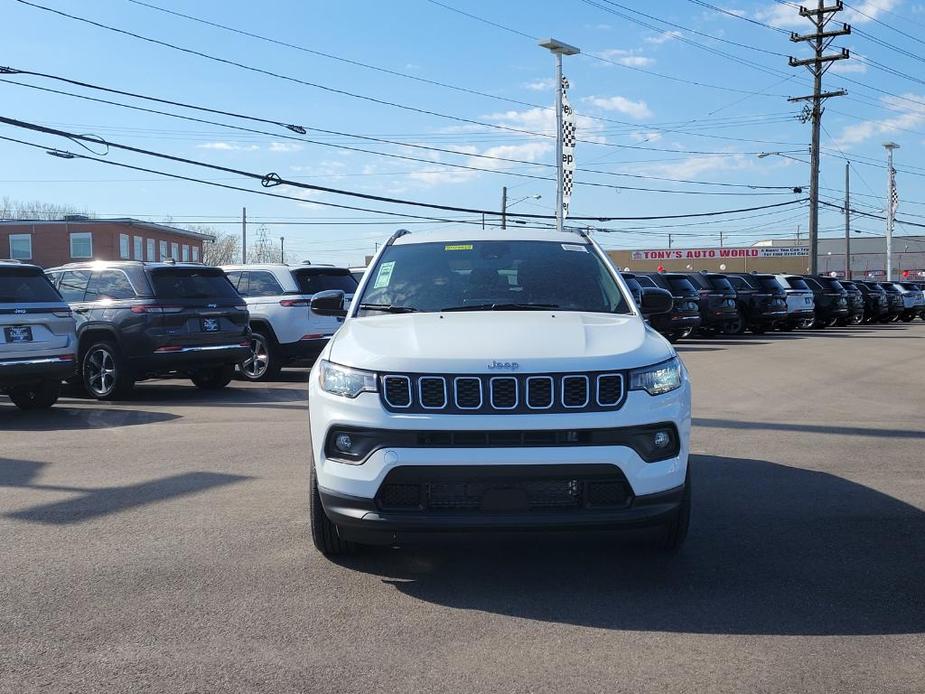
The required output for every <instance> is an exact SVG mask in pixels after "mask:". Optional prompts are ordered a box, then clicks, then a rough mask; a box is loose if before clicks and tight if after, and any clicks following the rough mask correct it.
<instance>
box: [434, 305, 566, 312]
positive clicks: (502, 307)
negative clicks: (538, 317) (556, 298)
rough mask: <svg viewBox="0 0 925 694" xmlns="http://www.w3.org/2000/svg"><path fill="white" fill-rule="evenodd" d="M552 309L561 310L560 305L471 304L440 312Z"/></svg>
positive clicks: (450, 307)
mask: <svg viewBox="0 0 925 694" xmlns="http://www.w3.org/2000/svg"><path fill="white" fill-rule="evenodd" d="M552 308H559V304H469V305H467V306H448V307H447V308H442V309H440V311H441V312H444V311H548V310H549V309H552Z"/></svg>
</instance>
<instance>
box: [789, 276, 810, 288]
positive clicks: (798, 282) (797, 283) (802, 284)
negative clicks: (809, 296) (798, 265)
mask: <svg viewBox="0 0 925 694" xmlns="http://www.w3.org/2000/svg"><path fill="white" fill-rule="evenodd" d="M787 284H789V285H790V288H791V289H809V285H808V284H806V281H805V280H804V279H803V278H801V277H788V278H787Z"/></svg>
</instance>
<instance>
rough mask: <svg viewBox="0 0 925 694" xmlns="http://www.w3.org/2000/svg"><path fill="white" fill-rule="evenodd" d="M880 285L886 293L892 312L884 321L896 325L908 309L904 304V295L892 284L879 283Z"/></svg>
mask: <svg viewBox="0 0 925 694" xmlns="http://www.w3.org/2000/svg"><path fill="white" fill-rule="evenodd" d="M877 284H878V285H880V287H881V288H882V289H883V291H885V292H886V298H887V299H888V300H889V302H890V310H889V311H888V312H887V315H886V317H885V318H884V319H883V322H884V323H895V322H897V321H898V320H899V317H900V316H901V315H902V314H903V311H904V310H905V309H906V306H905V303H904V302H903V293H902V292H901V291H899V288H898V287H897V286H895V285H894V284H893V283H892V282H877Z"/></svg>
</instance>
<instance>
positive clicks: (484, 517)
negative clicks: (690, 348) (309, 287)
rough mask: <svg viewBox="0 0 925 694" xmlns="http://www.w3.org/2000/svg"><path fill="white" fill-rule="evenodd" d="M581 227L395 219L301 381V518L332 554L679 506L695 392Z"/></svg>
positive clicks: (622, 521) (665, 297) (619, 522)
mask: <svg viewBox="0 0 925 694" xmlns="http://www.w3.org/2000/svg"><path fill="white" fill-rule="evenodd" d="M642 303H643V306H642V307H641V308H640V307H637V306H636V304H635V303H634V301H633V299H632V297H631V295H630V292H629V291H628V289H627V287H626V285H625V283H624V282H623V280H622V279H621V278H620V275H619V273H617V272H616V271H615V270H614V268H613V267H612V266H611V264H610V262H609V261H608V260H607V257H606V255H605V254H604V253H603V251H601V249H600V248H599V247H598V246H597V244H596V243H594V242H593V241H592V240H591V239H590V238H588V237H587V236H585V235H584V234H573V233H555V232H548V231H528V230H517V231H511V230H507V231H476V230H474V231H465V232H459V231H455V232H454V231H439V232H424V233H414V234H411V233H409V232H407V231H404V230H401V231H399V232H396V234H395V235H393V236H392V238H391V239H389V241H388V242H387V243H386V244H385V245H384V246H383V248H382V249H381V250H380V252H379V253H378V255H377V256H376V257H375V259H374V260H373V262H372V264H371V265H370V268H369V271H368V272H367V273H366V274H365V275H364V277H363V280H362V282H361V283H360V286H359V288H358V290H357V294H356V298H355V299H354V301H353V302H352V305H351V306H350V307H349V308H347V303H346V301H345V298H344V296H343V295H342V293H340V292H326V293H323V294H316V295H315V298H314V300H313V301H312V310H313V311H315V312H316V313H329V314H331V315H338V314H339V315H342V316H345V321H344V323H343V325H342V326H341V328H340V330H339V331H338V332H337V334H336V335H335V336H334V337H333V338H332V339H331V341H330V342H329V343H328V345H327V346H326V347H325V348H324V350H322V352H321V355H320V357H319V359H318V361H317V362H316V363H315V366H314V368H313V369H312V371H311V374H310V377H309V420H310V422H309V424H310V441H311V452H310V460H311V462H310V467H311V500H310V509H311V528H312V538H313V540H314V543H315V546H316V547H317V548H318V549H319V550H320V551H321V552H323V553H324V554H328V555H332V554H338V553H341V552H345V551H348V550H350V549H353V548H354V546H355V544H356V543H370V544H393V545H394V544H398V543H399V542H400V541H401V540H402V538H404V537H406V536H407V535H409V534H412V533H415V532H418V531H434V530H466V531H468V530H482V529H511V528H521V529H531V528H532V529H542V528H592V527H593V528H611V527H619V526H627V525H647V524H650V525H660V526H662V527H663V533H660V537H661V538H662V540H663V542H664V544H665V545H666V546H667V547H669V548H672V549H673V548H677V547H678V546H680V544H681V543H682V542H683V540H684V538H685V536H686V534H687V527H688V522H689V517H690V505H691V496H690V482H689V476H688V465H687V456H688V441H689V436H690V428H691V395H690V385H689V382H688V378H687V372H686V369H685V368H684V365H683V364H682V363H681V361H680V359H679V358H678V355H677V353H676V352H675V350H674V348H673V347H672V346H671V344H669V342H668V341H667V340H665V339H664V338H663V337H662V336H660V335H659V334H658V333H657V332H655V331H654V330H653V329H651V328H650V327H649V326H647V325H646V323H645V321H644V319H643V315H644V314H652V313H661V312H665V311H668V310H670V308H671V296H670V294H668V293H667V292H657V293H653V294H647V295H645V296H644V297H643V298H642Z"/></svg>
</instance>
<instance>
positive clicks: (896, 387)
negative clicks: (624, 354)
mask: <svg viewBox="0 0 925 694" xmlns="http://www.w3.org/2000/svg"><path fill="white" fill-rule="evenodd" d="M679 351H680V352H681V354H682V356H683V358H684V361H685V363H686V364H687V366H688V368H689V369H690V371H691V374H692V379H693V382H694V407H695V410H694V411H695V424H696V426H695V431H694V440H693V449H694V451H695V455H694V457H693V459H692V465H693V468H692V469H693V485H694V494H695V496H694V520H693V524H692V529H691V536H690V538H689V540H688V543H687V544H686V545H685V547H684V549H683V551H682V553H681V554H680V555H678V556H676V557H666V556H663V555H660V554H657V553H654V552H652V551H650V550H648V549H646V546H645V543H644V540H645V538H644V537H639V536H636V535H630V536H626V535H624V536H619V537H612V536H606V535H594V536H587V535H585V536H575V535H548V536H541V537H537V536H535V535H528V536H525V535H515V536H505V537H492V538H476V539H472V538H468V539H457V538H452V539H441V540H434V541H429V542H425V543H423V544H421V545H418V546H413V547H411V546H409V547H404V548H402V549H400V550H390V549H372V550H370V551H368V552H366V553H364V554H362V555H359V556H356V557H351V558H349V559H346V560H341V561H340V562H339V563H333V562H331V561H328V560H326V559H324V558H322V557H321V556H320V555H319V554H317V553H316V552H315V551H314V549H312V547H311V541H310V539H309V536H308V520H307V519H308V515H307V485H306V481H307V470H306V460H305V445H306V426H305V425H306V411H305V393H304V385H303V383H302V381H303V380H304V378H305V372H304V371H287V372H285V377H286V378H287V379H288V380H287V381H285V382H280V383H274V384H270V385H252V384H244V383H242V382H237V383H235V384H233V385H232V387H230V388H229V389H227V390H225V391H223V392H220V393H204V392H201V391H198V390H197V389H196V388H195V387H194V386H192V384H190V383H188V382H185V381H169V380H165V381H155V382H149V383H144V384H141V385H140V386H139V387H138V389H137V391H136V394H135V398H134V399H133V400H132V401H128V402H122V403H118V404H102V403H96V402H92V401H89V400H85V399H78V398H73V397H65V398H63V399H62V400H61V401H60V402H59V404H58V405H57V406H56V407H55V408H53V409H52V410H51V411H50V412H36V413H22V412H19V411H18V410H16V408H14V407H13V406H12V405H11V404H10V403H9V402H8V401H7V400H6V399H0V442H2V445H0V538H2V541H0V566H2V571H0V691H3V692H16V693H20V692H34V691H43V692H44V691H48V692H58V691H61V692H95V691H100V692H119V691H132V692H138V691H152V692H153V691H157V692H161V691H166V692H218V691H239V692H258V691H259V692H297V691H298V692H354V691H356V692H361V691H362V692H370V691H373V692H387V691H396V692H397V691H401V692H411V691H428V692H432V691H443V690H456V691H467V692H551V691H570V692H600V691H637V692H639V691H653V692H655V691H659V692H661V691H668V690H671V691H688V692H705V691H711V692H725V691H742V692H757V691H761V692H766V691H779V692H794V691H812V692H846V691H890V692H913V691H922V690H923V689H925V662H923V658H925V656H923V654H925V635H923V634H925V454H923V451H925V417H923V412H925V397H923V392H925V323H922V322H919V321H916V322H915V323H914V324H908V325H907V324H890V325H885V326H857V327H853V328H844V329H829V330H823V331H809V332H803V333H790V334H775V335H766V336H748V337H744V338H737V339H703V340H690V341H687V342H685V343H682V344H681V345H679Z"/></svg>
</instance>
